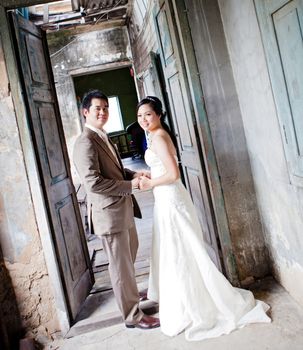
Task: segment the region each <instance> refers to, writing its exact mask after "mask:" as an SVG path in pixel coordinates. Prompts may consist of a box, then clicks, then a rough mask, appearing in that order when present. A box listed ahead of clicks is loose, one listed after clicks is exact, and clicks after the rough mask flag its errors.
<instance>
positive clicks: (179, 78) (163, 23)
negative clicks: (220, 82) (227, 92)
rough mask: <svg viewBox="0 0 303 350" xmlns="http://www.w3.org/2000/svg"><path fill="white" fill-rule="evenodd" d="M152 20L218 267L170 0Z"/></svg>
mask: <svg viewBox="0 0 303 350" xmlns="http://www.w3.org/2000/svg"><path fill="white" fill-rule="evenodd" d="M155 23H156V28H157V35H158V40H159V47H160V54H161V61H162V66H163V72H164V76H165V80H166V88H167V94H168V97H169V102H170V110H171V114H172V118H173V122H174V129H175V131H176V134H177V140H178V146H179V152H180V158H181V159H180V160H181V165H182V168H183V173H184V178H185V182H186V186H187V189H188V190H189V192H190V194H191V197H192V199H193V202H194V204H195V207H196V209H197V213H198V215H199V219H200V223H201V226H202V229H203V234H204V240H205V243H206V246H207V250H208V253H209V255H210V257H211V258H212V260H213V261H214V263H215V264H216V265H217V266H218V268H220V269H221V262H220V257H219V251H218V244H217V232H216V223H215V218H214V213H213V207H212V201H211V196H210V191H209V187H208V182H207V177H206V169H205V167H204V159H203V154H202V150H201V147H200V143H199V139H198V137H197V135H198V132H197V123H196V121H195V115H194V111H193V106H192V102H191V98H190V93H189V88H188V85H187V81H186V73H185V69H184V66H183V62H182V55H181V50H180V49H179V39H178V35H177V31H176V30H175V22H174V16H173V9H172V5H171V1H165V2H164V3H163V4H162V6H161V7H160V9H159V11H158V12H157V13H156V14H155Z"/></svg>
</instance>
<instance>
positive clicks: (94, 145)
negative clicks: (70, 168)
mask: <svg viewBox="0 0 303 350" xmlns="http://www.w3.org/2000/svg"><path fill="white" fill-rule="evenodd" d="M73 158H74V163H75V166H76V169H77V171H78V173H79V176H80V178H81V181H82V182H83V184H84V187H85V190H86V193H87V197H88V216H89V218H90V221H91V222H92V225H93V229H94V232H95V233H96V234H97V235H100V236H101V238H102V243H103V247H104V250H105V252H106V253H107V257H108V260H109V273H110V277H111V282H112V286H113V290H114V293H115V297H116V299H117V302H118V305H119V308H120V310H121V312H122V315H123V318H124V320H125V323H126V324H134V323H136V322H137V321H138V320H140V319H141V317H142V316H143V313H142V311H141V310H140V309H139V308H138V305H139V294H138V289H137V284H136V280H135V270H134V262H135V259H136V254H137V249H138V237H137V231H136V228H135V222H134V215H135V216H137V217H141V212H140V209H139V206H138V204H137V202H136V200H135V198H134V196H133V195H132V194H131V193H132V187H131V182H130V180H131V179H132V178H133V175H134V172H133V171H131V170H129V169H124V168H123V166H122V163H121V159H120V156H119V154H118V152H116V157H115V156H114V154H113V153H112V151H111V150H110V149H109V147H108V145H107V144H106V143H105V142H104V141H103V140H102V139H101V138H100V136H99V135H98V134H97V133H96V132H95V131H93V130H91V129H89V128H87V127H85V128H84V131H83V133H82V134H81V135H80V136H79V138H78V139H77V140H76V143H75V146H74V154H73Z"/></svg>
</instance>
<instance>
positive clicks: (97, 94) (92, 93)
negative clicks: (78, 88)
mask: <svg viewBox="0 0 303 350" xmlns="http://www.w3.org/2000/svg"><path fill="white" fill-rule="evenodd" d="M93 98H100V99H102V100H105V101H106V102H107V103H108V97H107V96H106V95H105V94H104V93H103V92H101V91H100V90H89V91H88V92H87V93H85V94H84V96H83V99H82V108H83V109H87V110H88V109H89V107H90V106H91V105H92V99H93Z"/></svg>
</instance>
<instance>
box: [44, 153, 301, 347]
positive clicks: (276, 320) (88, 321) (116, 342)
mask: <svg viewBox="0 0 303 350" xmlns="http://www.w3.org/2000/svg"><path fill="white" fill-rule="evenodd" d="M124 165H125V166H126V167H128V168H132V169H134V170H135V169H140V168H142V167H145V164H144V162H143V161H142V160H135V161H132V160H131V159H130V158H129V159H126V160H124ZM136 198H137V199H138V202H139V205H140V207H141V209H142V213H143V218H144V219H143V220H137V221H136V224H137V228H138V234H139V240H140V247H139V252H138V258H137V262H136V273H137V282H138V286H139V289H140V290H142V289H143V288H145V287H147V283H148V270H149V260H148V259H149V249H150V244H151V227H152V206H153V196H152V193H151V192H150V191H147V192H138V193H137V194H136ZM89 247H90V252H91V255H92V256H93V255H94V256H95V260H94V264H93V266H94V270H95V278H96V283H95V285H94V288H93V290H92V292H91V294H90V296H89V297H88V299H87V302H86V303H85V305H84V307H83V309H82V311H81V312H80V314H79V317H78V322H77V323H76V324H75V326H74V327H72V329H71V330H70V332H69V333H68V335H67V337H68V338H67V339H64V340H62V339H61V340H60V339H57V340H56V341H55V342H53V343H50V344H49V345H48V347H47V349H62V350H70V349H72V350H78V349H81V350H82V349H83V350H96V349H107V350H120V349H121V350H128V349H132V350H136V349H138V350H139V349H140V350H141V349H142V348H143V347H144V349H145V350H148V349H150V350H162V349H163V350H169V349H174V350H187V349H193V350H194V349H203V350H214V349H215V350H221V349H222V350H223V349H224V350H229V349H234V350H240V349H245V350H257V349H258V350H265V349H266V350H286V349H289V350H290V349H291V350H299V349H300V350H301V349H302V346H303V345H302V344H303V309H302V308H301V307H300V306H299V305H298V304H297V303H296V302H295V301H294V300H293V299H292V298H291V297H290V296H289V294H288V293H287V292H286V291H285V290H284V289H283V288H282V287H281V286H280V285H278V284H277V283H276V282H275V281H274V280H273V279H272V278H266V279H264V280H263V281H259V282H256V283H255V284H254V285H252V286H251V289H252V290H253V291H254V294H255V296H256V297H257V298H259V299H261V300H264V301H265V302H267V303H268V304H269V305H270V306H271V310H270V316H271V318H272V320H273V322H272V323H271V324H254V325H250V326H247V327H245V328H244V329H242V330H240V331H239V330H238V331H235V332H233V333H232V334H230V335H226V336H221V337H219V338H216V339H209V340H206V341H202V342H187V341H186V340H185V339H184V334H180V335H179V336H177V337H174V338H169V337H167V336H165V335H163V334H162V333H161V331H160V329H155V330H149V331H142V330H138V329H131V330H130V329H126V328H125V326H124V324H123V322H122V319H121V316H120V313H119V311H118V308H117V305H116V302H115V299H114V296H113V293H112V291H111V287H110V282H109V278H108V275H107V271H106V264H105V265H103V264H104V263H106V260H105V259H104V256H103V254H102V251H100V245H99V243H98V240H97V239H96V240H93V241H91V242H90V243H89ZM149 306H150V304H149V303H148V302H145V303H142V307H143V308H144V307H149Z"/></svg>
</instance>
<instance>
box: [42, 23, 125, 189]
mask: <svg viewBox="0 0 303 350" xmlns="http://www.w3.org/2000/svg"><path fill="white" fill-rule="evenodd" d="M47 40H48V45H49V50H50V56H51V63H52V68H53V73H54V79H55V85H56V91H57V96H58V102H59V107H60V113H61V117H62V122H63V128H64V133H65V137H66V142H67V148H68V153H69V155H72V150H73V146H74V142H75V140H76V138H77V136H78V135H79V134H80V132H81V121H80V118H81V117H80V114H79V110H78V105H77V99H76V95H75V89H74V82H73V76H78V75H86V74H92V73H97V72H100V71H104V70H109V69H114V68H119V67H123V66H126V65H130V64H131V53H130V46H129V39H128V33H127V29H126V27H116V28H106V29H104V28H102V27H97V26H96V27H94V26H92V27H91V29H89V31H87V32H84V33H77V32H76V30H69V31H58V32H54V33H49V34H48V36H47ZM91 88H95V86H94V82H93V81H92V86H91ZM71 171H72V176H73V179H74V181H75V182H78V183H79V179H78V176H77V173H76V171H75V169H74V166H73V163H72V162H71Z"/></svg>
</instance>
